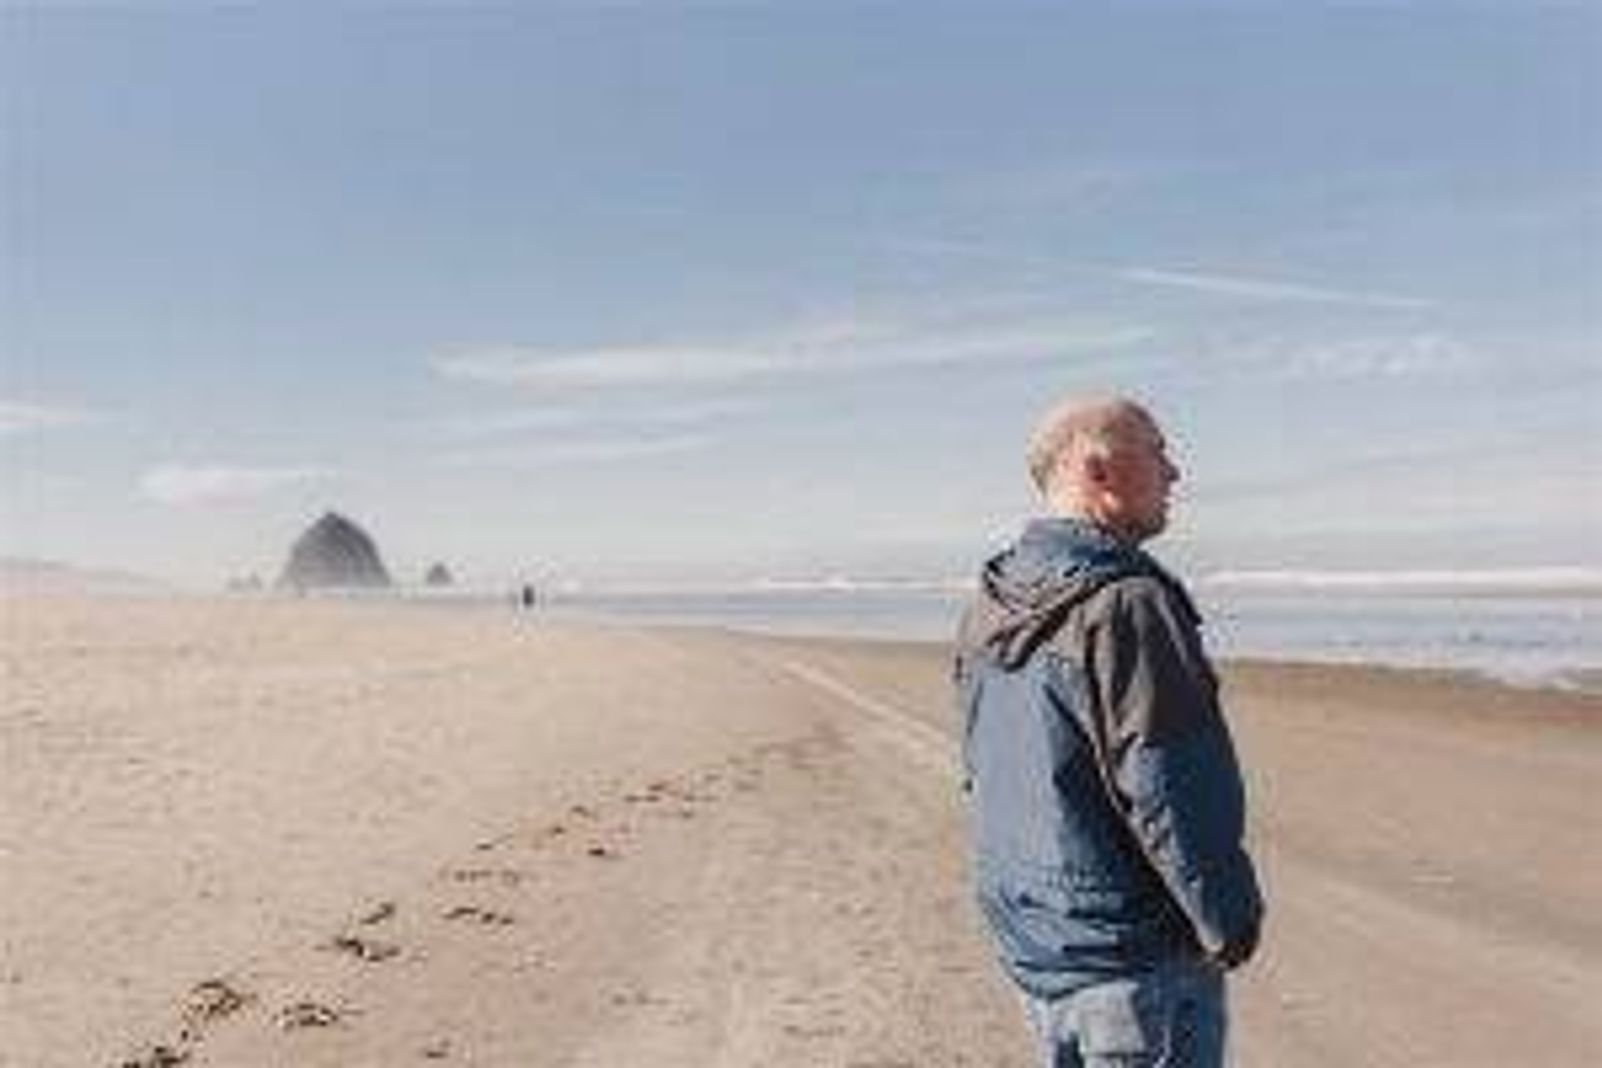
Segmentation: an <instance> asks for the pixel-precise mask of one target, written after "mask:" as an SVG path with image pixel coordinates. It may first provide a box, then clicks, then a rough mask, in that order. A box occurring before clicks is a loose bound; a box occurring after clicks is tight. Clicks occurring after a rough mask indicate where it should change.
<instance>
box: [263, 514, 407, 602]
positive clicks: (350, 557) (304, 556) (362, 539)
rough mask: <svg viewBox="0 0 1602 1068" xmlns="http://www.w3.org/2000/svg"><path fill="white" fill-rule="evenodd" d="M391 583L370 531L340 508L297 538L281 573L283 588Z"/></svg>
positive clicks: (280, 585)
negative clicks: (350, 518) (344, 514)
mask: <svg viewBox="0 0 1602 1068" xmlns="http://www.w3.org/2000/svg"><path fill="white" fill-rule="evenodd" d="M389 584H390V579H389V571H388V570H387V569H386V568H385V567H384V561H383V558H382V557H380V556H379V555H378V546H377V545H376V544H374V542H373V539H372V538H371V537H370V536H369V535H368V533H367V532H366V531H365V530H363V529H362V528H361V527H359V526H357V525H356V524H355V523H353V522H351V521H350V520H349V519H346V518H345V517H344V516H342V515H340V514H339V513H337V512H329V513H328V514H326V515H324V516H323V517H322V518H321V519H319V520H318V521H317V522H315V523H313V524H312V525H311V526H310V527H308V528H307V530H306V533H304V534H302V535H301V536H300V537H299V538H297V539H295V544H294V546H293V547H292V548H291V549H290V550H289V562H288V563H286V564H285V565H284V571H283V574H281V575H279V576H278V586H279V588H280V589H283V588H289V589H297V590H307V589H318V588H327V587H352V586H358V587H376V586H388V585H389Z"/></svg>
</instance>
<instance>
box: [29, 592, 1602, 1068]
mask: <svg viewBox="0 0 1602 1068" xmlns="http://www.w3.org/2000/svg"><path fill="white" fill-rule="evenodd" d="M1225 675H1226V695H1227V700H1228V704H1229V707H1230V713H1231V717H1232V721H1233V723H1234V724H1235V729H1236V733H1237V740H1238V742H1239V745H1240V747H1241V750H1242V755H1243V759H1244V762H1245V764H1246V766H1247V768H1248V772H1249V789H1250V792H1251V803H1252V806H1253V825H1252V835H1253V839H1254V847H1255V849H1256V850H1257V853H1258V855H1259V858H1260V862H1261V865H1262V868H1263V872H1264V878H1265V882H1266V885H1267V891H1268V894H1269V898H1270V909H1271V919H1270V925H1269V928H1268V931H1267V935H1266V941H1265V944H1264V948H1263V951H1262V953H1261V955H1260V957H1259V958H1258V959H1257V960H1256V961H1255V962H1254V963H1253V964H1252V966H1250V967H1249V968H1248V969H1247V970H1246V971H1245V972H1243V973H1242V974H1241V975H1240V979H1239V981H1238V982H1237V984H1236V985H1235V988H1234V989H1235V1002H1234V1004H1235V1025H1234V1032H1233V1043H1232V1044H1233V1050H1234V1061H1235V1063H1236V1064H1238V1065H1241V1066H1249V1068H1285V1066H1292V1068H1299V1066H1341V1068H1347V1066H1354V1065H1363V1066H1370V1065H1375V1066H1384V1065H1452V1066H1465V1065H1485V1066H1492V1065H1509V1064H1518V1065H1552V1066H1576V1068H1577V1066H1581V1065H1589V1064H1597V1063H1602V1013H1599V1012H1598V1011H1597V1006H1598V1005H1602V862H1599V861H1598V859H1597V843H1598V842H1602V805H1598V804H1597V802H1596V800H1595V796H1594V791H1595V790H1596V789H1597V784H1598V783H1599V782H1602V697H1598V696H1596V695H1583V694H1574V693H1563V692H1557V691H1538V690H1521V689H1511V688H1506V687H1502V686H1498V685H1494V684H1491V683H1488V682H1483V681H1479V680H1475V679H1472V678H1468V677H1463V676H1456V675H1450V674H1445V673H1425V672H1402V671H1387V670H1381V669H1369V668H1346V667H1314V666H1307V665H1273V664H1235V665H1230V666H1229V667H1228V669H1227V670H1226V672H1225ZM953 726H954V724H953V722H952V714H951V710H950V704H949V696H948V694H947V689H946V664H945V653H944V651H943V650H942V649H941V648H939V647H938V646H935V645H924V644H914V643H894V642H869V641H845V640H822V639H818V640H803V639H779V638H764V637H756V636H744V635H734V634H728V633H721V632H715V631H703V630H688V629H637V628H628V627H620V626H617V627H614V626H600V625H580V624H575V623H563V624H560V625H556V624H551V623H546V622H542V621H541V620H539V618H538V617H537V616H534V617H523V618H518V617H515V616H513V615H511V614H510V613H508V612H503V611H500V610H495V609H483V610H462V609H455V610H443V609H437V608H419V607H405V606H398V605H393V604H382V603H372V604H369V603H341V602H333V601H306V602H293V601H277V600H270V599H261V600H252V599H240V600H221V599H218V600H203V599H196V600H180V599H173V600H163V599H154V598H152V599H121V600H119V599H101V600H86V599H72V598H48V599H36V600H26V601H24V600H16V599H13V600H10V601H5V602H0V732H3V759H4V769H3V775H0V932H3V945H0V1065H4V1066H7V1068H9V1066H16V1068H52V1066H58V1065H60V1066H66V1065H74V1066H81V1065H96V1066H116V1065H125V1064H126V1065H138V1066H139V1068H148V1066H157V1065H164V1064H180V1063H181V1064H189V1065H229V1066H247V1065H308V1066H317V1065H327V1066H333V1065H340V1066H346V1068H350V1066H364V1065H373V1066H377V1065H385V1066H394V1065H404V1064H470V1065H481V1066H487V1065H506V1066H512V1065H517V1066H545V1065H549V1066H568V1065H572V1066H591V1068H604V1066H624V1065H636V1064H660V1065H683V1066H687V1068H703V1066H714V1065H722V1066H731V1068H734V1066H738V1068H754V1066H772V1065H798V1066H800V1065H817V1066H850V1068H892V1066H905V1068H911V1066H926V1065H986V1066H1003V1065H1018V1066H1023V1065H1026V1064H1029V1063H1030V1051H1029V1048H1028V1045H1027V1042H1026V1040H1025V1035H1024V1032H1023V1029H1022V1026H1021V1023H1020V1021H1019V1019H1018V1017H1017V1013H1016V1008H1015V1006H1014V1004H1013V1001H1012V997H1011V994H1010V992H1009V990H1008V989H1007V988H1006V987H1005V985H1004V984H1003V982H1002V980H1001V978H1000V976H999V973H998V972H997V970H996V969H995V967H994V966H993V964H992V962H991V960H990V957H989V952H988V949H987V947H986V945H985V942H984V940H983V938H982V937H981V935H980V933H979V930H978V926H977V917H976V915H975V913H974V911H973V908H972V907H971V904H970V900H969V893H968V885H967V880H966V851H965V841H966V840H965V835H964V825H963V807H962V798H961V795H960V792H959V790H958V786H957V777H956V774H955V762H954V757H955V743H954V732H953Z"/></svg>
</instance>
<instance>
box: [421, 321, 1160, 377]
mask: <svg viewBox="0 0 1602 1068" xmlns="http://www.w3.org/2000/svg"><path fill="white" fill-rule="evenodd" d="M1152 336H1153V331H1151V330H1149V329H1147V328H1145V327H1142V326H1121V327H1098V326H1086V325H1085V324H1084V323H1060V322H1059V323H1051V322H1045V323H1033V324H1029V323H1024V324H1011V325H1002V326H996V325H991V324H982V325H976V324H962V323H951V322H942V323H897V322H894V321H886V320H873V319H863V320H855V319H851V318H843V319H840V320H830V321H827V322H824V323H821V324H811V325H803V326H801V327H798V328H793V329H789V330H785V331H782V332H775V333H772V334H769V335H767V336H765V337H760V338H756V339H752V340H748V341H745V342H718V343H712V344H708V345H705V346H695V345H684V344H666V345H659V346H640V347H628V348H604V347H603V348H594V349H579V350H573V349H547V348H539V347H525V346H500V347H494V348H488V349H476V350H470V351H465V352H455V353H449V354H445V355H441V356H437V357H435V358H434V360H433V366H434V368H435V370H436V371H437V372H438V373H439V374H440V375H442V376H443V377H445V378H449V379H455V380H461V381H471V382H482V383H489V384H496V385H507V386H518V387H525V388H528V389H543V390H564V389H565V390H579V389H607V388H615V387H638V386H668V385H672V386H704V385H728V384H738V383H743V382H749V381H751V380H760V379H771V378H780V377H802V376H809V375H843V374H852V373H863V372H874V371H884V370H894V369H898V368H917V367H931V366H941V365H957V364H964V363H970V362H973V363H981V362H996V361H1015V360H1028V359H1039V360H1045V359H1052V358H1059V357H1062V356H1064V355H1071V354H1073V353H1076V352H1084V351H1087V350H1095V351H1099V350H1105V349H1116V348H1123V347H1125V346H1129V345H1132V344H1137V343H1139V342H1141V341H1144V340H1147V339H1148V338H1150V337H1152Z"/></svg>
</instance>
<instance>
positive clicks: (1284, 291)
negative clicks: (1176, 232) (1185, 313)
mask: <svg viewBox="0 0 1602 1068" xmlns="http://www.w3.org/2000/svg"><path fill="white" fill-rule="evenodd" d="M1112 274H1113V277H1115V278H1118V279H1119V280H1121V281H1124V282H1133V283H1135V284H1137V285H1145V286H1159V287H1163V288H1168V289H1188V290H1192V291H1194V292H1198V293H1209V294H1213V295H1216V296H1223V297H1239V298H1242V299H1245V300H1261V301H1294V302H1302V303H1311V304H1348V305H1355V306H1360V307H1367V308H1388V309H1393V310H1398V311H1420V310H1424V309H1427V308H1433V307H1435V306H1436V304H1435V302H1434V301H1430V300H1425V299H1422V298H1419V297H1410V296H1397V295H1392V294H1385V293H1365V292H1358V291H1353V290H1348V289H1333V288H1327V287H1323V286H1311V285H1305V284H1302V283H1300V282H1288V281H1284V280H1281V279H1272V278H1242V277H1240V276H1237V275H1222V274H1203V273H1200V272H1196V271H1173V270H1166V269H1163V268H1157V267H1121V268H1117V269H1115V270H1114V271H1113V272H1112Z"/></svg>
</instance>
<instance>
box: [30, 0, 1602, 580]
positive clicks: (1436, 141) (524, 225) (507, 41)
mask: <svg viewBox="0 0 1602 1068" xmlns="http://www.w3.org/2000/svg"><path fill="white" fill-rule="evenodd" d="M1599 131H1602V5H1546V4H1512V3H1509V4H1499V3H1489V2H1487V3H1472V4H1471V3H1439V4H1412V5H1400V4H1398V5H1384V4H1373V5H1360V6H1357V5H1317V4H1310V3H1295V4H1290V3H1287V4H1283V5H1280V4H1272V3H1267V2H1263V3H1250V4H1246V3H1237V4H1211V5H1198V4H1185V5H1181V4H1177V3H1175V4H1160V3H1136V4H1122V5H1118V6H1117V7H1112V6H1101V5H1095V4H1082V5H1081V4H1076V5H1048V4H1029V5H1022V4H1009V3H1005V2H999V3H986V4H978V3H973V4H958V3H917V4H913V3H892V2H879V3H869V2H864V3H856V4H847V3H827V2H821V3H820V2H812V3H794V4H785V3H779V2H771V3H761V2H747V3H728V4H720V5H712V4H681V3H669V2H660V3H652V2H640V3H592V4H585V3H577V2H544V3H537V2H526V3H519V4H505V5H493V6H480V5H465V6H456V5H452V6H445V5H439V6H433V5H429V4H412V3H408V4H404V5H401V4H395V5H388V4H383V3H366V4H344V5H340V4H336V5H324V4H318V5H309V4H299V3H285V4H281V5H272V6H266V5H264V6H262V7H261V8H255V7H252V8H244V7H231V6H230V7H222V6H215V7H214V6H211V5H200V4H182V5H178V4H158V3H125V4H114V5H104V6H90V5H84V6H79V5H53V4H19V3H17V2H16V0H0V556H20V557H32V558H45V559H51V560H58V561H67V562H72V563H76V564H81V565H94V566H101V567H116V568H122V569H127V570H133V571H136V572H140V573H143V574H148V575H153V576H157V577H161V578H165V579H169V580H172V581H177V582H181V583H186V584H191V585H196V586H201V587H206V586H211V587H215V586H217V585H219V584H220V583H222V582H223V581H224V580H226V579H228V578H230V577H234V576H239V575H244V574H248V573H256V574H259V575H261V576H263V577H264V578H266V579H268V580H270V579H271V578H272V577H273V576H274V575H275V574H276V572H277V570H278V569H279V567H280V566H281V565H282V562H283V560H284V557H285V554H286V551H287V547H288V545H289V543H290V542H291V541H292V540H293V538H294V537H295V535H296V534H298V533H299V532H300V531H301V530H302V529H303V528H304V527H306V526H307V525H308V524H309V523H310V522H311V521H312V520H314V519H315V518H316V517H317V516H318V515H319V514H321V513H322V512H323V511H324V510H326V509H329V508H333V509H337V510H339V511H341V512H343V513H345V514H347V515H349V516H351V517H352V518H354V519H355V520H356V521H357V522H359V523H361V524H362V525H363V526H364V527H366V528H367V529H368V530H369V531H370V532H371V533H372V534H373V535H374V537H375V538H376V539H377V541H378V543H379V544H380V546H381V548H382V550H383V552H384V554H385V556H386V558H387V559H388V561H389V563H390V565H391V567H392V569H393V570H394V571H396V572H397V574H398V576H399V577H401V578H402V579H406V580H415V579H416V578H417V577H418V576H419V575H420V574H421V572H422V570H423V569H424V568H425V567H426V566H427V565H428V564H429V563H431V562H433V561H435V560H440V561H445V562H447V563H448V564H449V565H450V566H451V567H452V568H453V569H454V570H456V571H457V573H458V574H459V575H460V576H462V577H463V578H465V579H466V580H468V581H475V582H481V583H491V584H493V583H497V582H502V581H506V580H508V579H509V578H511V577H514V576H539V577H542V578H545V577H548V578H551V579H553V580H554V579H567V580H578V581H592V582H607V581H673V580H681V579H682V580H715V581H723V580H729V581H744V580H746V579H751V578H761V577H767V578H787V579H804V578H807V577H818V576H825V575H851V576H858V577H903V578H934V577H945V576H948V575H953V574H962V573H965V572H968V571H970V570H971V569H972V567H973V565H974V562H975V561H976V560H977V559H979V558H980V557H981V556H982V555H983V554H984V553H985V552H987V551H989V550H990V549H991V548H992V547H993V546H994V545H995V544H996V543H997V542H998V540H999V539H1002V538H1004V537H1005V536H1006V535H1007V533H1008V532H1009V531H1012V530H1015V529H1016V528H1017V526H1018V525H1019V524H1020V523H1021V522H1022V521H1024V520H1025V519H1026V518H1027V517H1028V516H1029V515H1030V514H1031V512H1032V511H1033V510H1034V508H1035V507H1036V505H1035V502H1034V500H1033V497H1032V495H1031V491H1030V487H1029V485H1028V481H1027V477H1026V474H1025V471H1024V466H1023V461H1022V452H1023V442H1024V440H1025V438H1026V436H1027V434H1028V431H1029V428H1030V426H1031V424H1032V423H1033V422H1034V420H1035V419H1036V418H1037V417H1038V415H1039V414H1040V413H1041V412H1042V411H1043V410H1044V409H1045V408H1047V407H1048V406H1049V405H1050V404H1051V402H1052V401H1053V400H1055V399H1056V398H1057V397H1059V396H1061V395H1063V394H1067V393H1075V392H1081V393H1083V392H1095V393H1102V392H1108V391H1122V392H1127V393H1130V394H1132V395H1134V396H1136V397H1138V398H1141V399H1142V400H1144V401H1145V402H1146V403H1147V404H1148V405H1149V406H1150V407H1151V408H1152V409H1153V410H1154V411H1155V413H1156V414H1157V415H1158V417H1159V419H1160V420H1161V421H1162V422H1163V424H1164V426H1165V428H1166V430H1167V434H1168V437H1169V439H1170V443H1171V447H1172V450H1173V452H1174V454H1175V458H1176V459H1177V461H1178V463H1179V465H1180V467H1181V469H1182V470H1183V472H1184V477H1183V481H1182V482H1181V484H1180V487H1179V490H1178V498H1177V500H1176V503H1175V506H1174V508H1173V529H1172V531H1171V532H1170V533H1169V534H1167V535H1165V536H1164V537H1163V538H1162V539H1161V540H1160V541H1159V542H1157V543H1156V544H1155V545H1154V546H1153V548H1154V549H1155V551H1157V553H1158V554H1159V555H1160V556H1163V557H1165V558H1167V559H1170V560H1171V561H1173V562H1175V563H1176V564H1177V565H1178V566H1181V567H1184V568H1195V569H1202V570H1208V569H1234V570H1239V569H1252V568H1264V569H1279V568H1293V569H1294V568H1324V569H1341V568H1361V569H1365V570H1374V569H1380V570H1383V569H1387V568H1392V567H1394V568H1420V567H1429V568H1445V569H1456V568H1463V569H1480V568H1512V567H1536V566H1557V565H1581V566H1602V503H1599V502H1602V299H1599V298H1602V132H1599Z"/></svg>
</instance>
